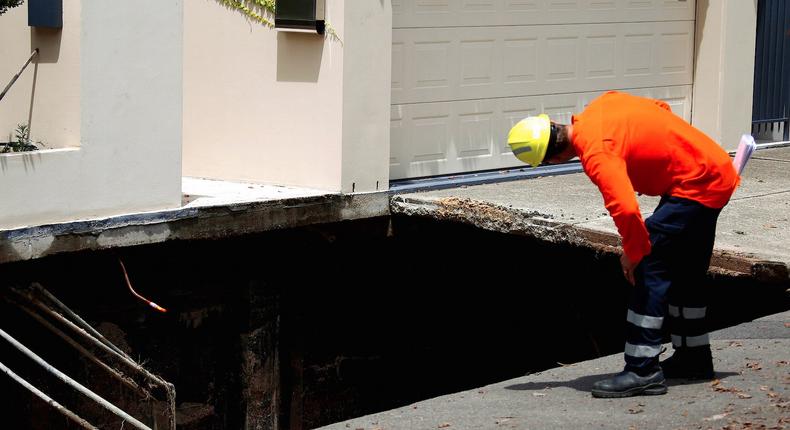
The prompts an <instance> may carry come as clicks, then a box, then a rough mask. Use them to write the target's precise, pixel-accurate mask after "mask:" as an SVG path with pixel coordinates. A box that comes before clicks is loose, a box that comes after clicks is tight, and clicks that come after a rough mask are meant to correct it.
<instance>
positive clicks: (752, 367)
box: [746, 361, 763, 370]
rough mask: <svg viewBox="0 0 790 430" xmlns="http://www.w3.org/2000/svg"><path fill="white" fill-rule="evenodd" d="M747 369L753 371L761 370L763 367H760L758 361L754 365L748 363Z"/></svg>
mask: <svg viewBox="0 0 790 430" xmlns="http://www.w3.org/2000/svg"><path fill="white" fill-rule="evenodd" d="M746 367H748V368H749V369H752V370H760V369H762V368H763V367H762V366H760V363H759V362H757V361H755V362H753V363H746Z"/></svg>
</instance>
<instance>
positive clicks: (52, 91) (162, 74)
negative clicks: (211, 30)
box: [0, 0, 182, 228]
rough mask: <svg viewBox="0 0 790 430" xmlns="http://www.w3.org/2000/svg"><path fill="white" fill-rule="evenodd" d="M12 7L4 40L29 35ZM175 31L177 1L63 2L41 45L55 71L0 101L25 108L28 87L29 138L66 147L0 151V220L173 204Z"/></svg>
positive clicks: (177, 196) (177, 80)
mask: <svg viewBox="0 0 790 430" xmlns="http://www.w3.org/2000/svg"><path fill="white" fill-rule="evenodd" d="M154 10H155V11H156V13H151V11H154ZM13 13H14V15H13V16H11V20H8V21H6V18H8V17H7V16H6V15H3V16H2V17H0V29H2V31H3V34H2V36H3V39H2V40H3V43H2V45H4V46H8V45H14V43H6V41H7V40H13V41H19V42H21V43H25V44H27V43H29V42H28V41H29V40H30V38H31V30H30V28H29V27H27V21H26V10H25V9H24V8H22V9H18V10H14V11H13ZM20 13H21V14H22V15H19V14H20ZM181 34H182V1H181V0H174V1H169V2H161V1H159V0H140V1H137V2H106V1H104V0H81V1H76V0H69V1H67V2H64V27H63V30H62V34H61V36H60V37H57V36H56V35H51V37H49V38H47V40H46V41H42V42H41V45H40V48H41V49H42V53H46V52H50V57H49V58H50V61H52V62H53V64H52V65H51V66H49V67H50V68H51V69H53V70H54V71H53V72H52V73H46V74H44V73H40V74H39V75H38V76H37V77H36V81H35V87H32V81H30V80H26V81H21V82H22V83H23V84H24V85H23V86H20V87H19V88H15V89H16V90H19V93H20V94H18V95H15V98H14V99H13V100H6V99H4V100H2V101H0V106H3V109H4V110H3V111H2V112H3V115H6V112H18V111H20V110H22V111H25V110H26V109H29V106H30V102H29V99H27V98H26V97H30V94H31V91H32V89H33V88H34V89H35V102H34V104H33V107H34V112H33V116H34V117H33V121H32V124H33V130H34V133H35V134H34V135H33V138H34V139H42V140H45V141H47V142H55V141H64V143H65V145H66V146H73V148H69V149H54V150H45V151H36V152H32V153H21V154H3V155H0V182H1V183H2V187H0V228H10V227H18V226H25V225H38V224H45V223H54V222H61V221H70V220H76V219H85V218H93V217H100V216H107V215H116V214H123V213H131V212H139V211H145V210H154V209H162V208H167V207H176V206H178V205H179V204H180V201H181V171H180V167H181V159H180V156H181V89H182V81H181V56H180V55H178V54H179V53H180V52H181V49H182V48H181V42H182V38H181ZM6 37H8V39H6ZM56 40H60V47H59V50H58V47H57V46H56V43H57V42H56ZM25 51H26V49H25ZM53 52H58V53H57V54H53ZM3 58H4V59H5V57H3ZM45 59H46V57H44V56H42V61H44V60H45ZM14 63H16V61H15V62H14ZM0 67H1V68H0V71H2V73H3V74H5V73H7V72H6V69H7V68H8V65H7V62H6V61H3V62H2V63H0ZM15 67H17V66H15ZM40 70H44V65H43V64H42V65H41V66H40ZM61 70H62V71H64V73H63V74H62V75H60V74H58V73H57V72H58V71H61ZM26 79H28V78H26ZM24 92H27V96H26V97H25V95H24ZM63 94H67V95H68V96H64V95H63ZM6 102H8V104H6ZM50 103H51V104H52V105H53V106H48V105H49V104H50ZM39 104H40V105H41V107H40V108H39ZM45 105H47V107H46V108H45V107H43V106H45ZM4 121H5V122H4V123H3V124H7V123H8V120H4ZM15 121H16V115H12V118H11V120H10V122H11V123H12V124H13V123H15ZM42 124H56V125H50V126H49V128H47V127H45V126H43V125H42ZM58 124H59V125H58ZM45 130H46V132H45ZM39 133H41V134H39ZM47 133H51V134H47Z"/></svg>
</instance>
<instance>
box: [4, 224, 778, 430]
mask: <svg viewBox="0 0 790 430" xmlns="http://www.w3.org/2000/svg"><path fill="white" fill-rule="evenodd" d="M118 256H120V257H122V258H123V260H124V263H125V264H126V267H127V270H128V271H129V275H130V278H131V281H132V283H133V284H134V286H135V288H136V289H137V290H138V291H139V292H140V293H142V294H143V295H145V296H147V297H149V298H151V299H152V300H154V301H156V302H157V303H159V304H161V305H163V306H164V307H166V308H168V310H169V312H168V313H166V314H157V313H155V312H153V311H152V310H150V308H148V307H147V306H145V304H143V303H141V302H139V301H136V300H135V299H134V298H133V297H131V295H130V294H129V293H128V291H127V290H126V289H125V286H124V283H123V277H122V274H121V273H120V271H119V269H118V264H117V257H118ZM618 264H619V263H618V260H617V257H616V256H614V255H609V254H600V253H596V252H595V251H593V250H589V249H584V248H575V247H568V246H560V245H556V244H549V243H545V242H541V241H536V240H531V239H528V238H524V237H518V236H512V235H504V234H496V233H491V232H486V231H482V230H479V229H475V228H473V227H469V226H463V225H459V224H454V223H435V222H431V221H428V220H420V219H417V218H398V217H396V218H394V219H392V220H390V219H376V220H367V221H364V222H349V223H342V224H336V225H327V226H320V227H315V228H305V229H297V230H288V231H281V232H273V233H267V234H263V235H256V236H247V237H243V238H231V239H227V240H221V241H199V242H173V243H164V244H160V245H155V246H144V247H136V248H130V249H124V250H118V251H115V252H99V253H97V252H91V253H81V254H74V255H67V256H60V257H54V258H47V259H43V260H39V261H34V262H28V263H20V264H14V265H7V266H4V267H0V276H2V278H1V279H3V280H4V283H5V284H6V285H11V284H17V285H26V284H28V283H30V282H32V281H37V282H40V283H41V284H42V285H44V286H45V287H47V288H48V289H50V290H51V291H52V292H53V293H55V294H56V295H57V296H58V297H59V298H61V300H62V301H64V302H65V303H67V304H68V305H69V306H71V307H72V308H73V309H74V310H76V311H78V313H80V315H82V316H83V317H84V318H85V319H87V320H88V321H89V322H91V323H92V324H93V325H94V326H96V327H99V328H100V329H102V330H104V331H106V332H107V335H108V336H112V338H113V339H115V340H117V341H118V342H120V343H122V344H123V348H124V349H126V348H129V349H130V351H131V355H132V356H133V357H139V358H140V360H142V361H144V362H145V363H146V366H147V367H148V368H149V369H151V370H153V371H155V372H156V373H158V374H160V375H162V376H163V377H164V378H165V379H167V380H169V381H170V382H173V383H174V384H175V386H176V392H177V400H178V402H179V410H178V416H179V424H180V425H179V428H183V429H237V428H245V427H247V428H281V429H286V428H291V429H307V428H313V427H317V426H320V425H324V424H328V423H331V422H336V421H339V420H343V419H347V418H351V417H354V416H359V415H363V414H368V413H372V412H376V411H380V410H385V409H391V408H394V407H398V406H402V405H405V404H409V403H412V402H415V401H418V400H422V399H426V398H430V397H434V396H438V395H441V394H445V393H450V392H456V391H459V390H464V389H470V388H474V387H478V386H481V385H484V384H488V383H492V382H496V381H502V380H505V379H509V378H513V377H517V376H520V375H523V374H525V373H528V372H534V371H538V370H543V369H546V368H549V367H554V366H557V365H558V363H572V362H576V361H580V360H585V359H589V358H594V357H596V356H598V355H606V354H611V353H614V352H618V351H621V350H622V346H623V331H624V317H625V312H626V307H625V306H626V302H627V297H628V289H629V286H628V284H627V283H626V282H625V281H624V280H623V279H621V278H620V270H619V266H618ZM710 281H711V288H713V289H714V291H715V294H713V297H714V302H713V303H712V304H711V306H710V308H709V309H710V310H709V315H710V317H711V323H712V326H713V327H712V328H713V329H715V328H720V327H725V326H728V325H733V324H736V323H738V322H741V321H747V320H751V319H753V318H755V317H758V316H761V315H766V314H770V313H773V312H778V311H781V310H786V309H788V308H790V304H789V303H788V301H787V296H786V294H785V292H784V291H785V290H786V289H787V287H788V286H787V285H768V284H760V283H757V282H756V281H752V280H749V279H744V278H732V277H721V276H717V277H713V278H711V279H710ZM0 328H3V329H4V330H6V331H8V332H9V333H10V334H12V335H14V336H15V337H17V338H18V339H20V340H22V341H23V342H25V343H26V344H29V346H30V347H31V349H33V350H35V351H37V352H39V353H40V355H42V356H44V357H45V358H47V359H51V361H52V362H53V364H55V365H57V366H58V367H62V370H64V371H66V372H67V373H69V374H70V375H72V376H74V377H75V378H76V379H79V380H81V381H87V382H88V384H87V385H91V386H97V387H98V389H99V390H100V391H101V392H102V394H103V395H106V397H107V398H108V399H110V400H113V401H115V402H117V403H118V404H120V405H123V406H124V407H126V408H129V409H130V410H131V411H132V412H137V413H140V414H141V417H144V416H145V413H146V412H145V410H147V409H150V407H151V406H150V405H148V404H146V403H141V402H140V401H139V399H137V398H135V396H133V395H131V394H130V393H128V392H126V391H125V390H124V389H123V388H121V387H119V386H118V385H119V384H117V383H116V382H113V380H111V379H109V378H108V377H107V376H106V375H105V374H103V373H102V371H101V370H100V369H96V368H95V367H93V366H91V365H90V364H89V363H87V362H86V361H85V360H82V359H80V358H78V357H79V356H78V355H77V354H76V353H75V352H74V351H73V350H71V349H69V348H68V347H67V346H64V345H62V343H60V341H59V340H57V339H56V338H54V337H53V336H51V335H50V334H48V333H47V332H45V331H43V330H41V329H40V327H39V326H38V325H37V323H36V322H35V321H33V320H31V319H29V318H28V317H26V316H24V315H22V314H20V313H19V312H17V311H15V310H14V309H12V308H11V307H9V306H7V305H3V309H2V311H1V312H0ZM0 357H2V359H0V361H2V362H4V363H5V364H7V365H9V366H10V367H12V368H13V369H14V370H17V369H18V370H19V373H22V374H24V375H25V376H26V377H28V378H29V380H30V381H31V382H34V381H35V382H34V383H35V384H36V385H39V386H40V387H42V388H47V389H46V391H47V392H49V393H50V394H52V395H53V396H54V397H55V398H56V399H57V400H58V401H60V402H61V403H65V404H68V405H76V406H75V408H76V409H78V410H79V411H80V412H81V413H82V414H84V416H85V418H88V419H89V420H91V421H92V422H95V423H97V424H102V425H103V427H107V428H119V427H120V422H118V421H117V420H113V419H111V418H110V417H108V415H107V414H106V413H104V412H103V411H102V410H100V409H99V408H97V407H95V406H90V405H89V404H87V403H86V402H84V401H83V399H82V398H81V397H79V396H76V395H74V394H73V393H72V392H71V390H68V389H64V388H62V387H61V386H60V385H59V384H57V383H55V382H54V381H52V380H51V378H48V377H45V376H44V375H42V374H41V372H40V371H39V370H38V369H37V368H35V367H34V366H28V365H26V364H25V363H24V362H23V361H22V360H20V359H19V357H18V354H16V353H14V352H13V351H11V350H10V348H8V345H7V344H5V343H3V344H0ZM0 389H2V390H3V391H4V392H6V393H9V394H8V395H6V396H3V397H4V399H7V400H5V401H4V403H2V406H0V411H1V412H2V413H3V416H4V417H5V418H6V419H7V420H8V421H7V422H8V423H9V425H10V426H11V427H14V428H42V429H43V428H47V429H51V428H53V427H54V428H61V427H64V428H68V424H67V423H66V421H65V420H64V419H63V418H61V417H60V416H59V415H57V413H55V412H53V411H52V410H51V409H50V408H49V407H48V406H47V405H45V404H43V403H42V402H40V401H38V400H35V399H33V398H32V396H31V395H29V394H28V393H27V392H26V391H24V390H22V389H21V388H20V387H18V386H17V385H16V384H15V383H13V382H12V381H10V380H9V379H8V378H7V377H4V376H2V377H0Z"/></svg>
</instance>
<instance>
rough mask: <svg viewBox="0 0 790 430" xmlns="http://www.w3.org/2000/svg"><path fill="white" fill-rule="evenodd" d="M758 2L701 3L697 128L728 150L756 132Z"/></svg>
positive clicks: (726, 0) (707, 0) (700, 0)
mask: <svg viewBox="0 0 790 430" xmlns="http://www.w3.org/2000/svg"><path fill="white" fill-rule="evenodd" d="M756 26H757V0H697V22H696V55H695V65H694V95H693V108H692V124H693V125H695V126H696V127H698V128H700V129H701V130H702V131H704V132H705V133H707V134H708V135H709V136H711V137H712V138H713V139H714V140H716V141H717V142H719V143H720V144H721V145H722V146H723V147H724V148H725V149H728V150H733V149H735V148H736V147H737V146H738V142H739V140H740V136H741V135H742V134H744V133H750V132H751V118H752V96H753V95H752V91H753V84H754V52H755V48H754V44H755V38H756Z"/></svg>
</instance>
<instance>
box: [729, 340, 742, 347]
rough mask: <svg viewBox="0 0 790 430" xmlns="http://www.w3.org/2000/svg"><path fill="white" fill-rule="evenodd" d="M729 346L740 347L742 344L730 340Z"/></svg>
mask: <svg viewBox="0 0 790 430" xmlns="http://www.w3.org/2000/svg"><path fill="white" fill-rule="evenodd" d="M730 346H735V347H741V346H743V344H742V343H740V342H737V341H732V342H730Z"/></svg>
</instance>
